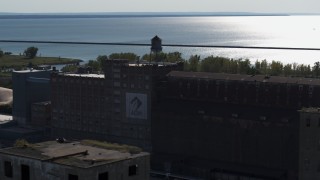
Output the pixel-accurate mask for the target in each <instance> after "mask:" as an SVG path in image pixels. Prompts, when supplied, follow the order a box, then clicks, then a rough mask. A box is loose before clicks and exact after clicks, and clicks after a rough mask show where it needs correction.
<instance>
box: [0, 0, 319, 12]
mask: <svg viewBox="0 0 320 180" xmlns="http://www.w3.org/2000/svg"><path fill="white" fill-rule="evenodd" d="M0 12H14V13H59V12H63V13H75V12H257V13H320V1H319V0H159V1H155V0H0Z"/></svg>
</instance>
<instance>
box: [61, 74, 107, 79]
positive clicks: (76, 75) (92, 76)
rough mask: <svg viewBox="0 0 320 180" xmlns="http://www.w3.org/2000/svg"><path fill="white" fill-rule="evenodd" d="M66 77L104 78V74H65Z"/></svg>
mask: <svg viewBox="0 0 320 180" xmlns="http://www.w3.org/2000/svg"><path fill="white" fill-rule="evenodd" d="M63 75H64V76H74V77H91V78H104V74H63Z"/></svg>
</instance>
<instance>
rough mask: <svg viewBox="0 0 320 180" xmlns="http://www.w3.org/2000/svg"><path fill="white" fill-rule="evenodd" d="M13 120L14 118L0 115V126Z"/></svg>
mask: <svg viewBox="0 0 320 180" xmlns="http://www.w3.org/2000/svg"><path fill="white" fill-rule="evenodd" d="M11 120H12V116H10V115H4V114H0V124H3V123H6V122H9V121H11Z"/></svg>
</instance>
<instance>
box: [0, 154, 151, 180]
mask: <svg viewBox="0 0 320 180" xmlns="http://www.w3.org/2000/svg"><path fill="white" fill-rule="evenodd" d="M4 161H9V162H11V163H12V167H13V177H10V178H9V177H5V175H4ZM149 161H150V159H149V155H146V156H142V157H137V158H133V159H128V160H122V161H119V162H114V163H109V164H106V165H100V166H95V167H92V168H85V169H83V168H76V167H72V166H66V165H61V164H57V163H52V162H50V161H49V162H48V161H39V160H35V159H30V158H23V157H19V156H12V155H5V154H1V155H0V179H1V180H20V179H21V164H24V165H28V166H29V168H30V180H61V179H65V180H67V179H68V175H69V174H72V175H77V176H78V180H88V179H90V180H98V176H99V173H104V172H108V175H109V179H110V180H149V176H150V174H149V172H150V163H149ZM129 166H136V167H137V172H136V174H134V175H131V176H129V173H128V172H129V170H128V168H129Z"/></svg>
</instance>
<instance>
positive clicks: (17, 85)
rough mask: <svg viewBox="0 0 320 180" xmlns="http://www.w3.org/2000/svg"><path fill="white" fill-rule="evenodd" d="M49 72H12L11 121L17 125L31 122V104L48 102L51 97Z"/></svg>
mask: <svg viewBox="0 0 320 180" xmlns="http://www.w3.org/2000/svg"><path fill="white" fill-rule="evenodd" d="M50 73H51V72H50V71H14V72H12V81H13V119H14V120H17V121H18V124H19V125H26V124H28V123H30V121H31V104H32V103H35V102H42V101H49V100H50V96H51V88H50Z"/></svg>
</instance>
